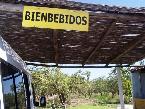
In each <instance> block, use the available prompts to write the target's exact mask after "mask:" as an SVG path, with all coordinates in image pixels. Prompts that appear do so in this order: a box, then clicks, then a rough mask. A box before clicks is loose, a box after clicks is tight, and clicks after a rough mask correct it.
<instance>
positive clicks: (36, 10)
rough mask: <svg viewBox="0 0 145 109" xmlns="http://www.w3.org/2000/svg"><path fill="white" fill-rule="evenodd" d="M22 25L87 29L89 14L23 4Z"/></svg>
mask: <svg viewBox="0 0 145 109" xmlns="http://www.w3.org/2000/svg"><path fill="white" fill-rule="evenodd" d="M22 26H23V27H37V28H50V29H64V30H77V31H88V29H89V14H88V13H87V12H83V11H76V10H67V9H58V8H46V7H35V6H24V10H23V22H22Z"/></svg>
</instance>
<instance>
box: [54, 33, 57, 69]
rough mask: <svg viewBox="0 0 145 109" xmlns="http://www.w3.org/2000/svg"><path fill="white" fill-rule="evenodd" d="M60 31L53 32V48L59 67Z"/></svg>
mask: <svg viewBox="0 0 145 109" xmlns="http://www.w3.org/2000/svg"><path fill="white" fill-rule="evenodd" d="M57 36H58V30H53V46H54V50H55V57H54V58H55V63H56V66H58V37H57Z"/></svg>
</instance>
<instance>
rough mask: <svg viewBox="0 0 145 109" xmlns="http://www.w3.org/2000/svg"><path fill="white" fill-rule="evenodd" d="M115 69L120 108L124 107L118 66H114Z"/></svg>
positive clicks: (123, 108)
mask: <svg viewBox="0 0 145 109" xmlns="http://www.w3.org/2000/svg"><path fill="white" fill-rule="evenodd" d="M116 71H117V77H118V87H119V99H120V105H121V109H125V106H124V97H123V88H122V81H121V71H120V67H116Z"/></svg>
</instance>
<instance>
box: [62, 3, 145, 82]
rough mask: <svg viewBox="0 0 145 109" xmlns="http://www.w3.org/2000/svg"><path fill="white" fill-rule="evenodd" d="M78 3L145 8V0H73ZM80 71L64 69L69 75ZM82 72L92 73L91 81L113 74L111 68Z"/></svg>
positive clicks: (85, 69) (91, 69) (86, 69)
mask: <svg viewBox="0 0 145 109" xmlns="http://www.w3.org/2000/svg"><path fill="white" fill-rule="evenodd" d="M71 1H72V0H71ZM73 1H77V2H83V3H93V4H102V5H110V6H120V7H123V6H125V7H128V8H130V7H133V8H134V7H135V8H140V7H145V0H73ZM78 70H79V69H78V68H77V69H76V68H73V69H72V68H63V69H62V71H63V72H64V73H66V74H68V75H71V74H73V73H75V72H77V71H78ZM81 70H82V71H90V72H91V75H90V79H91V80H92V79H95V78H98V77H103V76H105V77H107V76H108V75H109V73H110V72H111V70H112V69H111V68H90V69H88V68H84V69H81Z"/></svg>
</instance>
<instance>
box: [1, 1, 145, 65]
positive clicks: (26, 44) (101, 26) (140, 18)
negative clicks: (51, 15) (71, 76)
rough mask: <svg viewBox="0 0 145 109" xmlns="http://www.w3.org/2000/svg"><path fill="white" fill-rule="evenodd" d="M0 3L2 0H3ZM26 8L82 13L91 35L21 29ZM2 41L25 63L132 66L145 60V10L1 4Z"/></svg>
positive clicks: (65, 3)
mask: <svg viewBox="0 0 145 109" xmlns="http://www.w3.org/2000/svg"><path fill="white" fill-rule="evenodd" d="M0 1H1V0H0ZM24 5H34V6H44V7H52V8H54V7H59V8H62V9H73V10H83V11H87V12H89V14H90V24H89V32H79V31H69V30H52V29H39V28H23V27H22V10H23V6H24ZM0 30H1V33H2V36H3V38H4V39H5V40H6V41H7V42H8V43H9V44H10V45H11V46H12V48H13V49H14V50H15V51H16V52H17V53H18V54H19V55H20V56H21V57H22V59H23V60H25V61H30V62H41V63H56V64H57V65H58V64H82V65H85V64H106V65H108V64H132V63H134V62H136V61H138V60H141V59H143V58H144V57H145V9H144V8H140V9H135V8H129V9H128V8H126V7H116V6H113V7H110V6H107V5H104V6H103V5H97V4H87V3H80V2H73V1H65V0H63V1H58V2H53V1H50V0H49V1H46V0H35V2H33V1H31V0H24V1H20V2H17V3H15V2H13V1H12V0H8V1H7V3H4V2H0Z"/></svg>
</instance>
